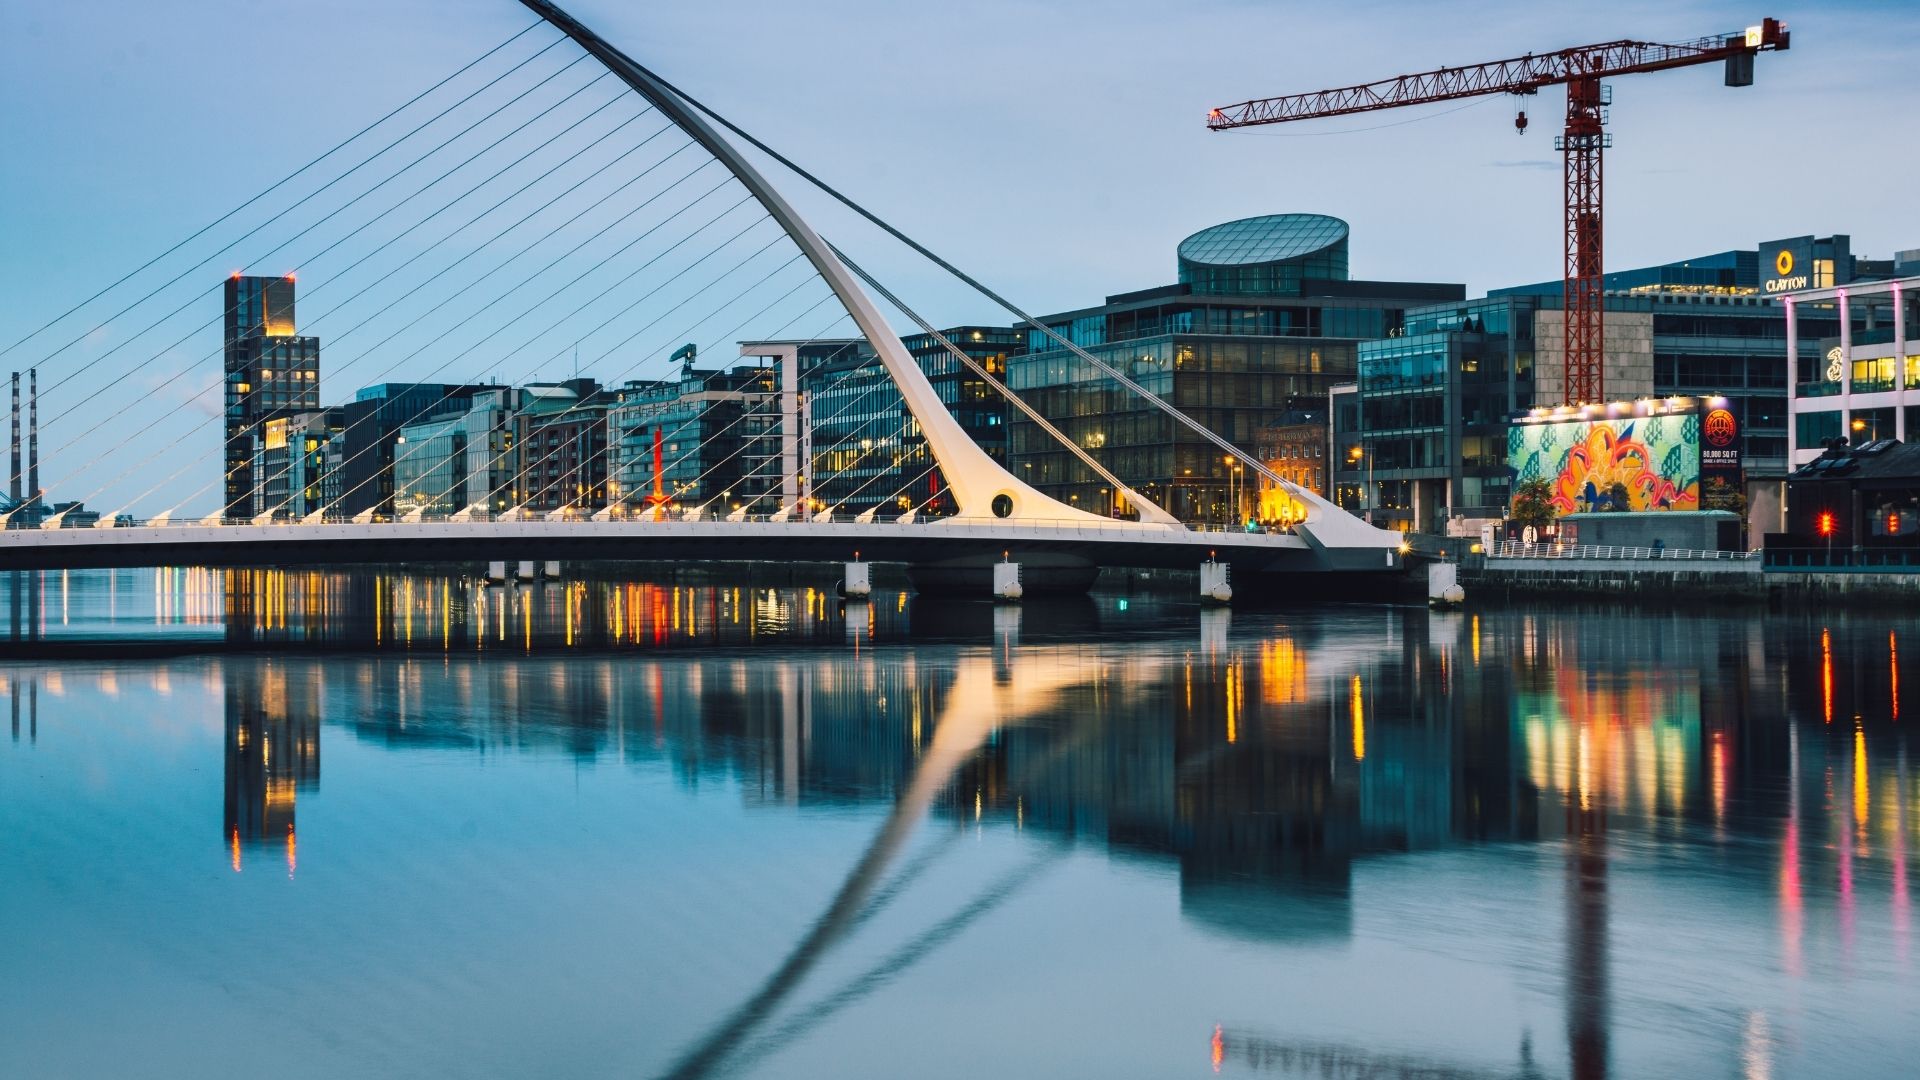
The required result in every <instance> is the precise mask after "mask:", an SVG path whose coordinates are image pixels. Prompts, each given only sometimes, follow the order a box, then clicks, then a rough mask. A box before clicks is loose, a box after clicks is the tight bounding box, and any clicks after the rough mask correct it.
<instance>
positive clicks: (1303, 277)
mask: <svg viewBox="0 0 1920 1080" xmlns="http://www.w3.org/2000/svg"><path fill="white" fill-rule="evenodd" d="M1179 268H1180V281H1181V283H1182V284H1185V285H1188V286H1190V287H1191V288H1192V290H1193V291H1194V292H1195V293H1196V294H1204V295H1226V296H1299V295H1301V293H1302V289H1303V286H1304V284H1305V283H1306V282H1308V281H1345V280H1346V279H1347V223H1346V222H1344V221H1341V220H1340V219H1338V218H1331V217H1325V216H1322V215H1320V214H1273V215H1269V216H1266V217H1256V218H1245V219H1243V220H1240V221H1229V222H1227V223H1226V224H1224V225H1215V226H1214V227H1212V228H1210V229H1204V230H1202V231H1200V232H1197V233H1195V234H1193V235H1192V236H1189V237H1187V238H1186V239H1185V240H1183V241H1181V243H1180V250H1179ZM1075 344H1085V343H1084V342H1077V341H1076V342H1075Z"/></svg>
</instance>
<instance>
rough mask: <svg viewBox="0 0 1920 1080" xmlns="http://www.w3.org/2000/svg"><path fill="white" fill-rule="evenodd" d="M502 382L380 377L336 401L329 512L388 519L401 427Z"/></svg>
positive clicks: (325, 481)
mask: <svg viewBox="0 0 1920 1080" xmlns="http://www.w3.org/2000/svg"><path fill="white" fill-rule="evenodd" d="M498 389H500V388H499V387H495V386H484V385H463V384H448V383H381V384H379V385H377V386H367V387H362V388H361V389H360V390H359V391H358V392H357V393H355V395H354V400H353V401H351V402H349V403H347V404H345V405H341V406H338V407H337V408H338V409H339V412H340V417H339V422H340V426H339V428H338V430H335V431H333V432H332V434H330V435H329V437H328V440H327V449H326V458H325V461H326V471H325V474H324V475H323V476H322V478H321V483H320V487H321V499H322V504H323V505H324V506H325V507H326V512H327V515H328V516H329V517H336V518H352V517H356V516H362V515H368V514H370V515H372V516H373V518H375V519H378V520H382V521H386V520H391V519H393V518H394V517H395V516H396V514H395V512H394V491H395V482H394V480H395V477H394V461H395V458H396V451H404V449H405V444H403V443H400V442H399V438H400V433H401V429H403V428H405V427H407V426H408V425H410V424H415V423H419V422H422V421H425V420H430V419H433V418H437V417H444V416H451V415H458V414H460V413H463V412H465V411H467V410H468V409H470V408H472V407H473V400H474V398H475V397H476V396H478V395H481V394H485V393H487V392H489V391H493V390H498Z"/></svg>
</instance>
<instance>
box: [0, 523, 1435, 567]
mask: <svg viewBox="0 0 1920 1080" xmlns="http://www.w3.org/2000/svg"><path fill="white" fill-rule="evenodd" d="M856 552H857V553H858V554H859V557H860V558H863V559H866V560H868V561H873V562H902V563H932V562H943V561H947V560H955V559H987V560H994V559H998V558H999V557H1000V556H1001V554H1002V553H1003V552H1006V553H1010V555H1011V557H1012V558H1014V560H1015V561H1019V559H1020V557H1021V556H1023V555H1025V556H1033V555H1036V554H1043V553H1044V554H1047V555H1050V556H1053V557H1060V556H1068V557H1079V558H1084V559H1086V560H1087V561H1088V562H1090V563H1093V564H1095V565H1100V566H1125V567H1140V568H1177V569H1184V568H1191V567H1194V566H1196V565H1198V564H1199V563H1200V562H1201V561H1202V560H1204V559H1207V558H1209V557H1210V554H1215V555H1217V557H1218V558H1219V559H1221V560H1222V561H1225V562H1230V563H1233V564H1234V566H1235V569H1236V572H1243V573H1245V572H1251V573H1268V572H1300V571H1314V570H1331V569H1350V570H1360V569H1365V570H1381V569H1391V568H1392V566H1393V565H1394V564H1395V563H1396V561H1397V560H1395V559H1394V557H1393V555H1392V554H1391V553H1389V554H1388V556H1387V558H1386V559H1385V560H1384V562H1385V563H1386V565H1385V566H1383V565H1381V561H1380V559H1379V554H1380V553H1379V552H1365V553H1355V554H1364V555H1365V556H1366V560H1365V565H1364V566H1360V565H1353V564H1351V562H1350V561H1349V560H1344V559H1337V558H1336V559H1332V560H1329V558H1328V553H1327V552H1325V551H1320V550H1316V549H1315V547H1314V546H1313V545H1310V544H1308V543H1307V542H1306V541H1305V540H1303V539H1301V538H1300V537H1298V536H1292V535H1285V534H1264V533H1240V532H1195V531H1192V530H1187V529H1178V528H1169V527H1161V526H1142V525H1138V524H1135V523H1131V522H1115V523H1113V524H1112V525H1110V526H1109V525H1104V524H1100V523H1093V524H1085V523H1059V524H1052V523H1046V524H1036V523H1020V524H1015V523H1007V522H973V521H968V522H960V521H952V520H947V521H935V522H925V523H916V524H911V525H901V524H896V523H890V522H889V523H877V522H876V523H873V524H859V523H855V522H812V521H794V522H773V521H748V522H728V521H691V522H689V521H488V522H453V521H430V522H420V523H413V524H401V523H393V524H388V523H379V524H364V525H363V524H347V523H329V524H317V525H295V524H282V525H219V526H207V525H164V526H128V527H121V528H110V529H91V528H88V529H46V530H42V529H13V530H7V531H0V570H56V569H80V568H89V567H140V566H263V565H300V564H309V565H320V564H326V565H347V564H355V563H362V564H364V563H393V562H402V561H404V562H457V561H486V560H492V559H597V560H636V561H638V560H647V561H652V560H763V561H764V560H771V561H785V562H813V561H819V562H837V561H844V560H847V559H851V558H853V557H854V556H855V553H856ZM1335 564H1338V565H1335Z"/></svg>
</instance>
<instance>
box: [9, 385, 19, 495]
mask: <svg viewBox="0 0 1920 1080" xmlns="http://www.w3.org/2000/svg"><path fill="white" fill-rule="evenodd" d="M12 445H13V469H12V470H11V471H9V472H8V473H7V494H8V495H10V496H12V498H13V505H15V506H19V505H20V373H19V372H17V371H16V372H14V373H13V444H12Z"/></svg>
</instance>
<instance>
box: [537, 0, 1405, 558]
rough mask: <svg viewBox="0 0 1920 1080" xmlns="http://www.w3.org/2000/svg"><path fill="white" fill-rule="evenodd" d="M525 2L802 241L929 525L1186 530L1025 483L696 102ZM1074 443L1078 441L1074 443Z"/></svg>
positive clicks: (1166, 518) (1325, 519)
mask: <svg viewBox="0 0 1920 1080" xmlns="http://www.w3.org/2000/svg"><path fill="white" fill-rule="evenodd" d="M521 2H522V3H524V4H525V5H526V6H527V7H528V8H529V9H531V10H532V11H533V12H535V13H536V14H538V15H539V16H540V17H541V18H544V19H546V20H547V21H548V22H550V23H552V24H553V25H554V26H555V27H556V28H558V29H559V30H560V31H561V32H562V33H564V34H566V35H567V36H568V37H569V38H571V39H573V41H574V42H576V43H577V44H578V45H580V47H581V48H583V49H585V50H586V51H587V52H588V53H590V54H592V55H593V56H594V57H595V58H596V59H598V60H599V61H600V62H601V63H603V64H605V65H606V66H607V69H608V70H609V71H612V72H613V73H614V75H616V76H618V77H619V78H620V79H621V80H622V81H624V82H625V83H626V84H627V85H628V86H631V87H632V88H633V89H634V91H635V92H637V93H638V94H640V95H641V96H642V97H644V98H646V99H647V101H649V102H650V103H652V104H653V105H654V107H655V108H657V109H659V110H660V113H661V114H662V115H663V116H666V117H668V118H669V119H671V120H672V121H673V122H674V123H675V124H677V125H678V126H679V127H680V128H681V129H682V130H684V131H685V132H686V133H687V134H688V135H689V136H690V137H692V138H693V139H694V140H695V141H696V142H698V143H700V145H701V146H703V147H704V148H705V149H706V150H707V152H708V153H710V154H712V155H713V156H714V158H715V159H716V160H718V161H719V162H720V163H721V164H723V165H725V166H726V167H727V169H729V170H730V171H731V172H732V173H733V175H734V176H735V177H736V178H737V179H738V180H739V181H740V183H741V184H742V185H744V186H745V187H746V188H747V190H748V191H749V192H751V193H752V194H753V196H754V197H755V198H756V199H758V200H759V202H760V203H761V205H762V206H764V207H765V208H766V210H767V213H768V214H769V216H771V217H772V218H773V219H774V221H775V222H776V223H778V224H779V225H780V227H781V228H782V229H784V230H785V231H786V233H787V235H788V236H789V237H790V238H791V239H792V240H793V242H794V243H795V244H796V245H797V246H798V247H799V248H800V251H801V252H802V253H803V254H804V255H805V256H806V257H807V260H808V261H809V262H810V263H811V264H812V265H813V267H814V269H815V270H816V271H818V272H819V274H820V276H821V277H822V278H823V279H824V280H825V281H826V282H827V284H828V286H829V287H830V288H831V289H832V290H833V292H834V295H835V296H836V297H837V298H838V299H839V300H840V302H841V304H842V305H843V306H844V307H845V308H846V310H847V314H848V315H850V316H851V317H852V318H853V320H854V323H855V324H856V325H857V326H858V327H859V328H860V332H861V333H862V334H863V335H864V336H865V337H866V339H867V342H868V344H869V345H871V346H872V348H873V350H874V352H875V353H876V354H877V355H878V357H879V359H880V362H881V363H882V364H883V365H884V366H885V368H886V371H887V375H888V377H889V378H890V379H892V381H893V383H894V384H895V385H896V386H897V387H899V390H900V396H901V398H902V399H903V400H904V401H905V402H906V406H907V409H908V411H909V412H911V413H912V414H913V418H914V420H915V421H917V422H918V424H919V426H920V429H921V431H922V432H923V433H924V435H925V437H926V441H927V447H928V449H929V450H930V451H931V452H932V454H933V458H934V461H935V462H936V463H937V464H938V465H939V467H940V470H941V473H942V474H943V475H944V477H945V479H946V483H947V490H948V492H949V494H950V495H951V496H952V498H953V500H954V502H955V504H956V505H957V507H958V513H957V514H956V515H955V516H953V517H951V518H944V519H937V521H936V522H930V523H929V524H930V525H935V524H946V523H950V524H957V525H967V524H978V523H982V522H990V521H1010V522H1033V523H1040V522H1046V523H1052V524H1060V523H1073V524H1076V525H1093V524H1098V525H1099V526H1101V527H1102V528H1111V529H1116V530H1140V531H1147V532H1162V533H1164V532H1168V531H1171V530H1181V531H1184V529H1185V526H1183V525H1182V524H1181V522H1180V521H1179V520H1178V519H1177V518H1175V517H1174V516H1173V515H1171V514H1169V513H1168V512H1167V511H1166V510H1165V509H1163V508H1161V507H1160V506H1159V505H1157V504H1155V503H1154V502H1153V501H1152V500H1150V499H1148V498H1146V497H1145V496H1143V495H1141V494H1140V493H1139V492H1137V491H1134V490H1133V489H1131V488H1129V487H1127V486H1125V485H1124V484H1120V485H1119V496H1120V498H1122V499H1124V500H1125V501H1126V502H1127V503H1128V504H1129V505H1131V506H1132V507H1133V508H1134V510H1135V511H1136V512H1137V513H1138V514H1139V515H1140V520H1138V521H1127V520H1119V519H1114V518H1110V517H1106V516H1103V515H1099V514H1092V513H1088V512H1087V511H1084V510H1081V509H1079V508H1078V507H1074V506H1070V505H1068V504H1066V503H1063V502H1060V501H1059V500H1057V499H1054V498H1052V497H1050V496H1048V495H1045V494H1043V493H1041V492H1040V491H1038V490H1036V489H1034V488H1033V487H1031V486H1029V485H1028V484H1026V483H1025V482H1023V481H1021V480H1020V479H1019V478H1018V477H1016V476H1014V475H1013V474H1012V473H1010V472H1008V471H1007V470H1006V469H1005V468H1004V467H1003V466H1001V464H1000V463H999V462H997V461H995V460H994V459H993V458H992V457H991V456H990V455H988V454H987V452H986V451H984V450H982V449H980V447H979V446H978V445H977V444H975V443H974V441H973V439H972V437H971V436H969V435H968V434H967V433H966V430H965V429H964V428H962V427H961V426H960V424H959V422H958V421H957V420H955V419H954V418H953V415H952V414H951V413H950V412H948V411H947V407H946V406H945V405H944V404H942V403H941V401H940V397H939V394H938V393H937V392H936V391H935V390H934V388H933V384H932V382H930V381H929V380H928V379H927V377H926V375H925V373H923V372H922V371H921V370H920V366H919V365H918V364H917V363H915V362H914V359H913V357H912V355H910V354H909V353H908V352H907V350H906V347H905V346H904V345H902V344H901V341H900V338H899V336H898V335H897V334H895V333H894V331H893V328H892V327H891V326H890V325H889V324H888V322H887V319H886V316H884V315H883V314H881V312H880V309H879V307H878V306H877V305H875V304H874V302H873V300H872V298H871V297H869V296H868V294H867V293H866V291H865V290H864V289H863V288H861V286H860V284H859V282H857V281H856V280H855V279H854V277H853V275H852V274H851V273H850V272H849V270H848V267H847V266H846V264H845V263H843V262H842V261H841V260H840V258H839V257H838V256H837V255H836V254H835V253H834V251H833V249H832V248H831V247H830V246H829V245H828V244H827V243H826V241H824V240H822V239H821V238H820V236H819V234H817V233H815V232H814V230H813V227H812V226H810V225H808V224H807V222H806V221H805V220H804V219H803V218H801V217H800V215H799V213H798V212H797V211H795V210H794V208H793V206H792V205H791V204H789V203H788V202H787V200H786V199H785V197H784V196H782V195H781V194H780V193H779V191H777V190H776V189H775V188H774V187H773V185H772V184H771V183H770V182H769V181H768V180H767V178H766V177H764V176H762V175H761V174H760V172H759V171H758V170H757V169H755V168H754V167H753V165H752V163H750V162H748V161H747V160H746V158H745V157H743V156H742V155H741V154H740V152H739V151H738V150H736V149H735V148H734V147H733V145H732V144H731V143H729V142H728V141H727V140H726V139H724V138H722V137H721V136H720V134H719V133H718V132H717V131H715V130H714V128H713V127H712V125H710V124H708V123H707V121H706V119H705V118H704V117H702V116H701V115H700V113H699V110H698V109H696V108H695V107H693V106H692V105H691V104H690V103H689V102H688V101H687V100H686V99H684V98H682V97H681V96H680V94H678V93H677V92H676V91H675V90H674V89H673V88H671V87H669V86H667V85H666V84H664V83H663V82H661V81H660V80H659V79H657V78H655V77H654V75H653V73H652V72H650V71H648V70H647V69H646V68H644V67H642V66H641V65H640V64H638V63H636V62H635V61H634V60H633V59H632V58H631V57H629V56H627V55H626V54H625V53H623V52H621V51H620V50H619V49H617V48H615V47H614V46H612V45H610V44H608V43H607V42H606V41H605V40H604V39H602V38H601V37H600V36H599V35H598V34H595V33H594V32H593V31H592V30H589V29H588V28H587V27H586V26H585V25H583V24H582V23H581V22H580V21H579V20H577V19H575V18H574V17H573V16H571V15H569V14H567V13H566V12H565V11H564V10H562V9H561V8H560V7H559V6H558V5H556V4H553V3H551V2H549V0H521ZM1073 449H1077V448H1073ZM1248 460H1249V464H1252V465H1254V467H1255V471H1256V472H1260V473H1262V474H1264V475H1266V476H1267V478H1268V480H1269V481H1270V482H1274V483H1277V484H1278V485H1280V486H1281V487H1283V488H1284V489H1285V490H1286V491H1287V492H1288V493H1289V494H1290V495H1292V496H1293V497H1294V499H1295V500H1296V501H1298V502H1300V503H1301V504H1302V505H1304V506H1305V507H1306V508H1307V513H1306V520H1305V521H1304V522H1302V523H1301V524H1300V525H1298V526H1296V529H1297V531H1299V532H1300V533H1301V534H1302V535H1303V536H1304V537H1305V538H1306V539H1307V541H1308V543H1309V544H1311V545H1312V546H1314V547H1316V548H1320V549H1322V550H1325V549H1329V548H1339V549H1354V548H1363V549H1373V550H1383V551H1387V552H1393V551H1396V550H1397V549H1398V548H1399V546H1400V543H1401V538H1400V535H1399V534H1398V533H1395V532H1392V531H1390V530H1386V529H1379V528H1375V527H1374V526H1372V525H1371V524H1368V523H1366V522H1363V521H1361V520H1360V519H1358V518H1356V517H1353V516H1352V515H1350V514H1348V513H1347V512H1346V511H1344V510H1342V509H1340V508H1339V507H1338V506H1336V505H1334V504H1333V503H1331V502H1329V501H1328V500H1326V499H1324V498H1322V497H1321V496H1319V495H1318V494H1316V493H1314V492H1312V491H1308V490H1306V489H1305V488H1301V487H1299V486H1297V485H1295V484H1293V483H1292V482H1290V481H1288V480H1286V479H1284V478H1281V477H1279V476H1277V475H1275V474H1272V473H1271V471H1270V470H1267V469H1266V468H1264V467H1263V466H1262V465H1260V463H1258V462H1253V461H1252V460H1251V459H1248Z"/></svg>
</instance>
